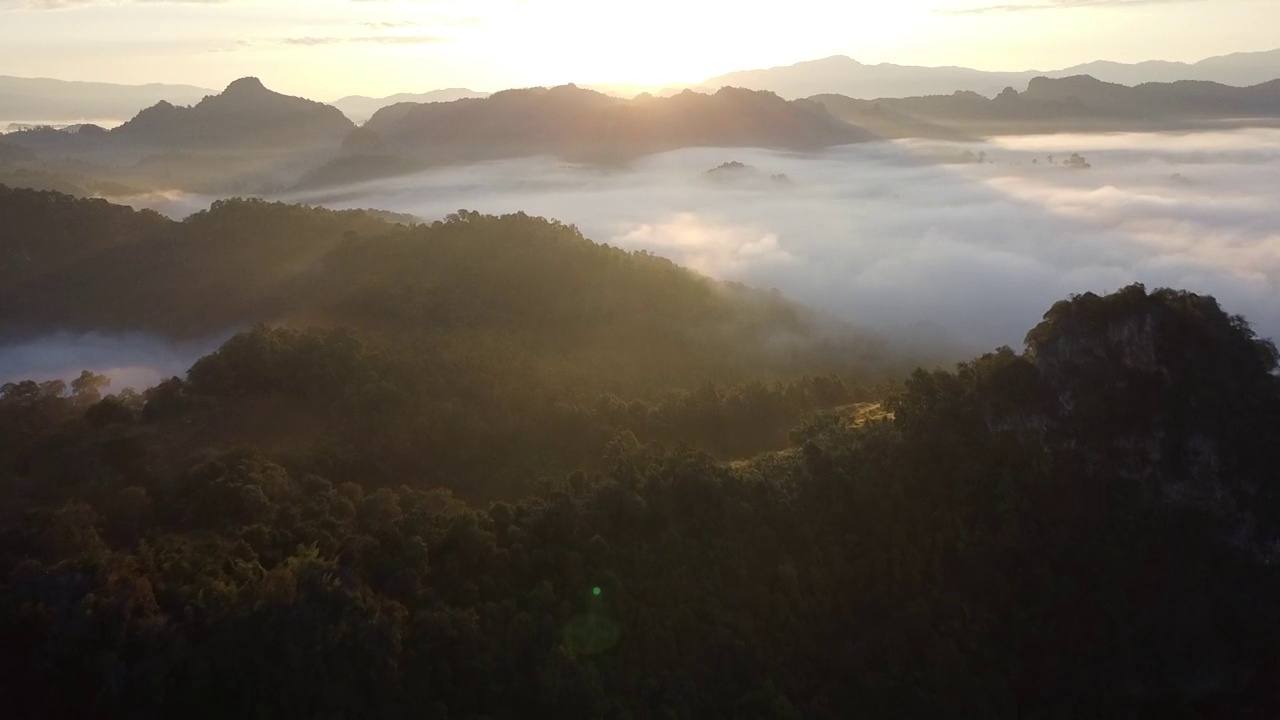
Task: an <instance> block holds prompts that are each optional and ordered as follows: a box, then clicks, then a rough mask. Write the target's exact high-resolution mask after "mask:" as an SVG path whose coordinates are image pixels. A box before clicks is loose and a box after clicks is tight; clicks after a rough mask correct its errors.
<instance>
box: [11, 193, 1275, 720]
mask: <svg viewBox="0 0 1280 720" xmlns="http://www.w3.org/2000/svg"><path fill="white" fill-rule="evenodd" d="M525 222H527V221H525V220H519V219H497V218H481V217H474V216H467V217H463V218H459V219H457V220H454V221H451V222H450V223H446V224H444V225H443V226H438V227H437V229H435V230H434V231H433V232H436V233H463V232H464V231H469V230H473V229H477V228H485V227H491V228H495V229H497V228H501V229H503V230H514V229H516V228H518V227H519V225H520V224H521V223H525ZM546 232H548V233H551V234H553V235H555V234H559V233H561V232H562V230H555V229H553V227H552V226H547V230H546ZM425 240H426V238H423V241H425ZM567 241H568V240H567V237H566V238H565V242H567ZM468 244H470V243H468ZM459 247H461V246H459ZM601 252H603V250H602V251H601ZM605 255H606V256H607V255H608V253H607V252H606V253H605ZM613 257H614V259H613V260H611V262H616V263H619V264H625V263H626V261H625V260H624V259H623V258H624V256H621V255H618V256H613ZM396 284H397V283H393V286H394V285H396ZM663 317H664V319H663V320H662V322H663V323H670V322H673V321H674V316H663ZM507 319H508V321H510V322H512V323H513V324H515V325H521V326H523V325H525V324H527V323H528V322H529V319H528V318H520V317H517V316H512V317H509V318H507ZM531 327H536V325H534V326H531ZM386 340H387V342H384V343H380V344H373V345H371V344H368V343H367V342H366V341H363V340H361V339H360V338H359V337H357V336H356V335H354V334H352V333H350V332H348V331H342V330H333V331H325V330H269V329H265V328H263V329H259V330H255V331H254V332H252V333H249V334H245V335H242V336H239V337H237V338H236V339H234V340H232V341H231V342H229V343H228V344H227V345H226V346H224V347H223V348H222V349H221V350H220V351H219V352H217V353H216V354H214V355H211V356H209V357H208V358H206V359H204V360H202V361H200V363H198V364H197V365H196V367H195V368H193V369H192V371H191V373H190V374H189V376H188V378H187V379H186V380H177V379H175V380H173V381H170V382H168V383H165V384H163V385H161V386H159V387H157V388H154V389H152V390H149V391H147V392H146V393H145V394H144V395H142V396H138V395H130V394H123V395H116V396H111V397H107V398H105V399H103V398H102V397H101V393H102V386H101V382H100V381H99V379H98V378H95V377H94V376H92V375H85V376H82V377H81V378H80V379H78V380H77V381H76V382H75V383H73V384H72V387H71V388H69V389H68V388H66V387H65V386H62V385H61V384H44V385H38V384H35V383H20V384H13V385H7V386H5V387H4V388H3V390H2V391H0V483H2V484H3V486H4V488H3V490H4V491H3V493H0V498H3V501H0V634H2V636H3V638H4V640H5V642H4V643H3V644H0V690H2V691H3V696H4V697H5V702H6V709H7V711H8V713H9V715H10V716H11V717H50V716H84V715H94V716H99V717H136V716H139V715H158V716H161V715H162V716H202V717H203V716H227V715H237V714H246V713H248V714H261V713H266V714H273V715H274V714H279V715H293V716H315V715H317V714H319V715H323V716H335V717H336V716H343V717H355V716H362V717H363V716H377V717H422V716H431V717H463V718H479V717H506V716H515V715H522V716H537V717H542V716H560V717H635V718H639V717H663V716H667V717H691V718H692V717H697V718H742V717H761V718H765V717H767V718H822V719H831V720H835V719H836V718H847V717H860V716H871V717H887V716H893V717H920V718H936V717H965V718H967V717H974V718H977V717H984V718H985V717H1038V718H1040V717H1049V718H1052V717H1063V718H1067V717H1082V716H1099V715H1100V716H1106V717H1116V716H1138V717H1272V716H1274V715H1275V714H1276V713H1277V712H1278V711H1280V702H1278V700H1280V698H1278V697H1277V694H1276V684H1275V682H1274V679H1275V668H1276V667H1277V663H1278V662H1280V651H1278V650H1277V648H1280V620H1277V618H1276V614H1275V612H1274V608H1275V607H1276V603H1277V601H1278V600H1280V586H1277V582H1276V581H1277V577H1276V565H1275V564H1274V563H1273V562H1271V559H1272V556H1273V555H1274V548H1275V547H1276V540H1277V532H1280V525H1277V517H1276V511H1277V508H1278V507H1280V506H1278V505H1277V502H1276V500H1277V498H1276V497H1275V476H1276V475H1275V468H1276V467H1277V466H1278V463H1280V443H1276V442H1275V437H1274V435H1275V428H1276V427H1277V426H1278V425H1277V423H1278V421H1280V387H1278V383H1280V380H1278V379H1277V376H1276V374H1275V371H1276V369H1277V368H1276V351H1275V348H1274V346H1272V345H1271V344H1270V343H1266V342H1262V341H1260V340H1258V339H1257V338H1255V337H1253V335H1252V333H1251V332H1250V331H1249V329H1248V327H1247V326H1246V325H1245V324H1244V323H1243V321H1241V320H1240V319H1239V318H1233V317H1231V316H1229V315H1227V314H1226V313H1224V312H1223V311H1222V310H1221V309H1220V308H1219V307H1218V306H1217V304H1216V303H1215V302H1214V301H1213V300H1212V299H1211V298H1205V297H1199V296H1195V295H1190V294H1186V293H1179V292H1173V291H1158V292H1154V293H1147V292H1146V291H1145V290H1144V289H1143V288H1142V287H1140V286H1135V287H1131V288H1128V289H1126V290H1124V291H1122V292H1120V293H1117V294H1116V295H1113V296H1108V297H1096V296H1093V295H1085V296H1083V297H1079V298H1075V299H1072V300H1070V301H1065V302H1063V303H1060V304H1058V305H1057V306H1055V307H1054V308H1053V309H1051V310H1050V312H1049V313H1048V314H1047V315H1046V318H1045V322H1044V323H1042V324H1041V325H1040V326H1038V327H1037V328H1035V329H1034V330H1033V331H1032V332H1031V333H1030V334H1029V335H1028V343H1027V349H1026V351H1025V352H1024V353H1022V354H1018V353H1015V352H1013V351H1012V350H1009V349H1001V350H999V351H997V352H995V353H993V354H991V355H987V356H984V357H982V358H977V359H975V360H973V361H971V362H969V363H965V364H962V365H960V366H958V367H957V368H956V369H955V370H954V371H951V372H943V371H937V372H931V373H930V372H925V371H919V372H917V373H915V374H914V375H912V376H911V377H910V378H909V379H908V380H907V381H906V382H905V384H904V385H903V386H902V388H901V390H899V391H897V392H895V393H892V394H891V395H889V396H888V397H886V398H885V400H884V405H882V406H879V407H876V406H866V405H861V406H850V405H848V404H847V403H849V402H851V401H852V400H854V399H855V398H854V397H852V396H851V395H850V394H849V391H848V390H847V389H845V388H843V387H842V385H841V384H840V383H838V382H836V381H834V380H829V379H828V380H822V379H819V380H809V381H804V382H800V383H793V384H786V385H778V386H774V387H772V388H770V387H768V386H748V387H745V388H743V389H740V390H733V391H726V390H724V389H723V388H707V389H705V390H700V391H697V392H693V393H685V394H680V395H676V396H672V397H671V398H670V399H668V400H666V401H661V402H657V403H654V402H650V401H642V400H635V401H631V402H627V401H624V400H621V399H619V398H615V397H609V396H604V397H601V398H600V399H599V400H597V401H595V402H593V403H587V404H576V403H561V404H557V405H545V404H544V405H539V404H537V403H529V402H527V401H524V400H520V398H522V397H527V393H525V392H523V391H522V389H521V386H520V384H519V382H517V383H515V384H495V383H494V378H500V377H501V376H500V375H494V372H495V368H500V367H502V366H504V365H507V364H509V363H510V362H511V356H509V355H506V354H505V353H506V349H505V345H504V344H502V343H492V344H490V345H488V346H487V350H486V351H485V353H484V354H483V356H473V357H472V358H470V359H469V361H468V362H453V361H451V358H450V355H451V353H452V352H453V350H452V346H451V344H449V343H445V344H441V343H439V342H436V343H431V344H427V345H422V346H420V347H415V348H409V347H401V346H398V345H397V341H395V340H394V339H393V338H387V339H386ZM406 352H407V353H408V354H410V355H414V356H416V355H419V354H427V355H432V356H433V357H434V358H435V359H433V360H431V361H429V362H428V363H426V364H423V363H419V364H417V365H416V366H408V365H400V364H399V363H400V362H401V358H402V357H403V356H404V355H405V354H406ZM485 356H487V357H488V358H489V360H488V361H487V364H482V363H479V362H477V361H478V360H480V359H481V358H482V357H485ZM486 375H489V376H490V377H489V378H485V376H486ZM476 378H480V381H479V382H476ZM520 382H524V381H523V380H521V381H520ZM535 394H536V393H535ZM498 398H501V399H502V402H505V403H506V404H507V408H506V412H505V413H502V414H495V413H492V412H491V411H489V410H488V409H487V408H489V406H490V404H491V403H493V402H494V401H495V399H498ZM517 410H518V411H519V412H516V411H517ZM886 410H888V411H891V413H892V414H886ZM802 417H803V418H805V419H804V421H803V423H801V424H799V426H798V427H797V428H796V430H795V432H793V433H792V434H791V442H792V443H794V445H795V446H794V447H792V448H790V449H786V450H783V451H781V452H769V453H762V454H759V455H757V456H756V457H754V458H752V459H750V460H743V461H740V462H735V463H731V464H728V465H725V464H720V463H717V462H715V461H714V460H713V458H712V457H711V456H709V455H706V454H703V453H701V452H698V451H695V450H687V449H671V446H672V444H674V443H683V442H694V443H696V444H700V445H703V446H705V447H715V442H716V438H738V439H742V438H746V437H748V436H749V435H750V433H751V432H757V431H760V430H763V429H766V428H769V427H776V426H777V425H778V424H779V421H782V420H789V421H791V422H797V423H798V422H799V421H800V418H802ZM895 417H896V419H894V418H895ZM308 432H312V433H314V434H315V437H316V439H317V440H318V442H316V443H315V444H312V445H300V444H298V443H277V442H276V440H277V439H278V438H279V437H280V436H282V435H287V434H290V433H292V434H294V436H295V437H302V436H304V435H305V433H308ZM237 433H238V434H239V438H240V440H242V441H243V442H244V443H252V444H256V445H257V448H258V449H252V448H248V447H241V448H240V449H229V448H230V447H231V443H230V442H229V439H232V438H235V437H237ZM397 433H403V435H398V434H397ZM766 435H767V433H766ZM760 437H761V438H765V435H761V436H760ZM397 438H400V440H401V442H412V443H413V444H412V445H411V446H405V447H402V450H410V449H411V450H412V453H413V454H416V455H417V456H418V457H420V458H423V459H425V460H428V461H430V462H431V464H432V465H434V466H441V465H442V466H443V467H444V470H445V472H443V473H442V474H441V475H435V474H431V473H425V474H424V473H422V472H420V471H419V472H411V471H409V469H408V468H407V467H402V466H400V465H399V464H398V460H397V456H396V454H395V453H394V452H393V450H394V449H395V448H396V446H397V444H396V440H397ZM769 442H777V440H776V439H771V440H769ZM782 443H783V444H784V445H785V444H786V440H785V439H783V440H782ZM767 444H768V443H766V445H767ZM369 450H373V451H374V452H372V453H371V454H369V455H368V456H367V457H365V458H364V460H363V461H362V462H359V463H355V462H352V461H351V460H352V458H353V457H355V456H356V455H358V454H359V452H360V451H369ZM562 452H570V453H571V454H572V453H576V454H577V461H578V462H579V463H580V464H579V466H578V469H577V470H575V471H569V470H568V469H567V467H569V466H570V465H571V464H572V463H571V464H570V465H565V464H564V463H565V461H566V456H562V455H558V453H562ZM588 455H589V457H588ZM344 458H345V460H344ZM465 458H471V462H472V463H473V467H474V463H475V459H476V458H482V459H485V460H493V459H497V458H502V459H504V460H507V461H508V462H511V463H515V464H517V465H520V466H522V467H524V468H525V469H526V470H525V472H528V473H529V475H527V476H526V477H529V478H533V477H536V476H537V475H536V474H535V473H536V470H534V469H533V468H536V467H538V466H541V467H543V468H555V467H559V468H565V469H562V470H549V471H546V472H544V473H542V474H541V481H540V482H538V483H532V484H523V485H521V484H513V485H508V486H506V487H505V488H502V489H500V490H499V489H498V488H491V490H499V496H503V495H505V497H504V499H503V500H502V501H497V502H493V503H491V504H488V505H484V506H480V505H469V504H467V503H466V502H463V501H461V500H459V499H458V498H457V497H456V496H455V495H453V494H452V493H450V492H447V491H445V490H441V489H439V485H440V483H441V481H447V479H449V478H451V479H453V480H454V481H455V482H459V481H467V482H483V480H484V479H485V478H489V477H492V474H491V472H490V471H482V472H479V473H477V474H474V475H469V474H466V473H463V472H461V471H460V470H459V468H460V467H462V466H460V465H457V464H456V463H457V462H458V461H459V460H460V459H465ZM420 469H421V468H420ZM531 485H532V486H533V487H535V488H540V489H536V490H530V487H531ZM459 489H460V490H463V491H468V492H472V491H473V490H474V489H473V488H467V487H460V488H459ZM88 658H92V659H93V661H92V662H88V661H87V660H86V659H88Z"/></svg>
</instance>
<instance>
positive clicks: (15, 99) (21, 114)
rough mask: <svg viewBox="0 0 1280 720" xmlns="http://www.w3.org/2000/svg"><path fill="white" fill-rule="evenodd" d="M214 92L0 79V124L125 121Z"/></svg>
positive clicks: (156, 85)
mask: <svg viewBox="0 0 1280 720" xmlns="http://www.w3.org/2000/svg"><path fill="white" fill-rule="evenodd" d="M213 92H214V91H213V90H209V89H207V88H202V87H195V86H193V85H165V84H161V83H150V84H147V85H120V84H116V83H99V82H81V81H72V80H54V79H51V78H21V77H10V76H7V75H0V120H3V121H6V123H7V122H12V121H17V120H21V121H28V122H30V121H41V122H51V123H75V122H80V121H83V120H95V119H108V118H118V119H124V118H128V117H133V115H135V114H136V113H137V112H138V111H139V110H141V109H142V108H145V107H150V106H151V105H155V104H156V103H158V102H161V101H166V102H170V103H174V104H177V105H189V104H192V103H196V102H199V101H200V99H201V98H203V97H204V96H206V95H210V94H212V93H213Z"/></svg>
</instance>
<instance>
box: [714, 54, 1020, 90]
mask: <svg viewBox="0 0 1280 720" xmlns="http://www.w3.org/2000/svg"><path fill="white" fill-rule="evenodd" d="M1033 76H1034V74H1032V73H1018V72H1001V73H991V72H984V71H982V70H971V69H969V68H962V67H916V66H911V65H894V64H891V63H882V64H879V65H864V64H862V63H860V62H858V61H857V60H854V59H853V58H849V57H845V56H843V55H837V56H834V57H829V58H824V59H822V60H810V61H807V62H801V63H796V64H795V65H787V66H783V67H775V68H769V69H765V70H744V71H740V72H733V73H729V74H727V75H721V76H719V77H714V78H711V79H710V80H707V81H705V82H703V83H701V85H700V87H703V88H708V89H715V88H719V87H742V88H748V89H752V90H769V91H772V92H776V93H778V94H779V95H781V96H782V97H785V98H803V97H809V96H811V95H821V94H838V95H846V96H849V97H853V98H877V97H909V96H912V95H936V94H939V93H950V92H954V91H956V90H968V91H972V92H978V93H982V94H984V95H994V94H995V93H997V92H1000V90H1001V89H1003V88H1005V87H1008V86H1009V85H1022V84H1024V83H1026V81H1027V80H1029V79H1030V78H1031V77H1033Z"/></svg>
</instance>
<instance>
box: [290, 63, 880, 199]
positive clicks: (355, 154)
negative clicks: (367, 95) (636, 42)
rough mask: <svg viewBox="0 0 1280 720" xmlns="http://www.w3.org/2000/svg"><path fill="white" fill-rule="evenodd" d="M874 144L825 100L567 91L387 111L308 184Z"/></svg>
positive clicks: (734, 93)
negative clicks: (529, 163) (507, 165)
mask: <svg viewBox="0 0 1280 720" xmlns="http://www.w3.org/2000/svg"><path fill="white" fill-rule="evenodd" d="M868 139H870V136H869V135H868V134H867V133H865V132H862V131H860V130H858V129H857V128H854V127H851V126H849V125H848V124H846V123H842V122H840V121H839V120H836V119H835V118H834V117H832V116H831V115H829V114H828V113H827V111H826V110H825V109H824V108H823V107H822V106H821V105H819V104H817V103H812V102H808V101H793V102H787V101H785V100H782V99H781V98H779V97H778V96H776V95H774V94H772V93H762V92H752V91H748V90H737V89H733V88H725V89H722V90H721V91H719V92H717V93H715V94H714V95H703V94H699V93H694V92H687V91H686V92H684V93H681V94H679V95H675V96H672V97H666V98H656V97H651V96H647V95H641V96H640V97H637V98H635V99H633V100H623V99H621V98H616V97H613V96H610V95H605V94H603V93H598V92H595V91H592V90H585V89H582V88H578V87H576V86H573V85H564V86H560V87H554V88H550V89H548V88H532V89H527V90H507V91H504V92H500V93H495V94H494V95H491V96H489V97H488V98H483V99H469V100H459V101H457V102H451V103H431V104H412V103H402V104H399V105H393V106H391V107H388V108H384V109H382V110H379V111H378V113H377V114H375V115H374V116H373V118H371V119H370V120H369V122H367V123H365V125H364V126H362V127H361V128H360V129H359V130H358V131H356V132H355V133H353V134H352V136H351V137H350V138H349V139H348V141H347V142H346V143H345V144H344V147H343V156H342V157H341V158H339V159H338V160H337V161H335V162H334V163H333V164H331V165H330V166H328V167H326V168H323V169H321V170H320V171H318V172H317V173H316V174H315V175H313V176H312V177H311V178H310V179H309V181H308V182H311V183H316V184H322V183H340V182H345V181H348V180H352V179H362V178H364V177H371V176H379V175H386V174H394V173H396V172H404V171H408V170H411V169H418V168H421V167H425V166H427V165H430V164H438V163H462V162H473V161H477V160H487V159H494V158H510V157H522V156H526V155H543V154H549V155H557V156H561V157H564V158H568V159H573V160H584V161H590V162H613V161H624V160H629V159H632V158H635V157H639V156H642V155H646V154H649V153H655V152H662V151H665V150H675V149H678V148H685V147H703V146H706V147H762V148H785V149H805V150H814V149H819V148H824V147H829V146H831V145H840V144H846V143H852V142H859V141H863V140H868Z"/></svg>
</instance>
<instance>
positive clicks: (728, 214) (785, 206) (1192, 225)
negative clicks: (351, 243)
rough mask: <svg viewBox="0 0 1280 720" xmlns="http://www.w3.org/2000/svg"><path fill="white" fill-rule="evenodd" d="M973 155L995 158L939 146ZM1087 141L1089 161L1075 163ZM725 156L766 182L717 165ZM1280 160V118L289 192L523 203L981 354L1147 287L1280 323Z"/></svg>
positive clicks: (902, 334)
mask: <svg viewBox="0 0 1280 720" xmlns="http://www.w3.org/2000/svg"><path fill="white" fill-rule="evenodd" d="M966 149H968V150H972V151H973V152H974V153H975V154H976V153H977V152H978V151H979V150H985V151H986V152H987V155H988V157H990V158H991V159H992V160H994V161H995V162H994V164H985V165H978V164H965V165H945V164H938V163H936V162H933V161H930V160H929V158H938V157H957V156H959V155H960V154H961V153H963V151H964V150H966ZM1072 152H1080V153H1082V154H1083V155H1085V157H1087V158H1088V160H1089V162H1091V163H1092V165H1093V169H1092V170H1079V171H1078V170H1070V169H1067V168H1065V167H1063V166H1062V165H1061V162H1060V159H1061V158H1062V157H1064V156H1066V155H1069V154H1070V153H1072ZM1049 154H1054V155H1056V156H1057V159H1058V160H1059V161H1058V162H1055V163H1054V164H1053V165H1049V164H1048V163H1047V156H1048V155H1049ZM728 160H738V161H741V162H744V163H747V164H748V165H752V166H755V167H756V168H758V169H759V171H758V176H757V177H756V178H746V179H744V180H742V181H741V182H712V181H709V180H708V179H707V178H706V177H705V175H704V173H705V171H706V170H708V169H710V168H713V167H715V166H717V165H720V164H721V163H723V162H725V161H728ZM1032 160H1038V162H1037V163H1036V164H1032ZM1277 165H1280V130H1256V131H1235V132H1211V133H1199V134H1191V135H1174V134H1114V135H1058V136H1029V137H1011V138H996V139H994V140H991V141H988V142H986V143H982V144H972V145H964V144H953V143H944V142H934V141H908V142H895V143H868V144H863V145H855V146H848V147H843V148H835V149H832V150H829V151H827V152H822V153H814V154H794V153H780V152H769V151H763V150H742V149H725V148H720V149H714V148H703V149H690V150H682V151H678V152H672V153H666V154H663V155H658V156H654V157H650V158H646V159H643V160H640V161H638V162H636V163H634V164H633V165H632V166H631V167H629V168H626V169H610V170H604V169H599V168H589V167H581V166H575V165H572V164H568V163H564V162H561V161H557V160H555V159H551V158H532V159H523V160H511V161H503V162H492V163H482V164H476V165H471V166H466V167H453V168H441V169H437V170H432V171H429V172H424V173H420V174H417V175H413V176H408V177H404V178H396V179H388V180H380V181H375V182H370V183H364V184H361V185H357V186H353V187H348V188H341V189H338V190H335V191H331V192H327V193H307V194H299V195H293V196H289V197H286V198H284V199H286V200H291V201H305V202H314V203H321V204H327V205H330V206H334V207H381V208H386V209H389V210H394V211H399V212H408V213H413V214H416V215H418V216H420V217H423V218H427V219H431V218H438V217H442V216H444V215H445V214H447V213H449V212H451V211H454V210H457V209H458V208H468V209H475V210H479V211H483V212H514V211H518V210H523V211H527V212H529V213H531V214H538V215H544V216H547V217H554V218H558V219H560V220H563V221H565V222H571V223H574V224H576V225H577V226H578V227H580V228H581V229H582V230H583V232H584V233H585V234H586V235H587V236H588V237H591V238H593V239H595V240H597V241H599V242H606V243H610V244H613V245H617V246H620V247H624V248H628V249H634V250H648V251H651V252H654V253H657V254H660V255H663V256H666V257H669V258H671V259H673V260H675V261H677V262H679V263H681V264H685V265H688V266H690V267H693V268H695V269H697V270H699V271H701V272H704V273H706V274H709V275H712V276H714V277H718V278H722V279H727V280H736V281H742V282H746V283H748V284H751V285H754V286H757V287H763V288H777V289H779V290H780V291H782V292H783V293H784V294H785V295H787V296H789V297H791V298H793V299H796V300H799V301H801V302H805V303H807V304H809V305H811V306H814V307H816V308H819V309H821V310H824V311H826V312H827V313H830V314H831V315H834V316H838V317H839V318H841V319H843V320H845V321H848V322H851V323H854V324H856V325H859V326H863V327H867V328H871V329H874V330H876V331H878V332H880V333H882V334H883V335H885V336H887V337H889V338H890V339H893V340H896V341H898V342H900V343H903V344H906V345H911V346H913V347H917V348H919V347H927V346H933V347H938V346H950V347H959V348H960V349H961V350H963V351H964V352H966V353H970V352H974V351H981V350H984V349H989V348H991V347H994V346H997V345H1001V344H1010V345H1014V346H1019V345H1020V344H1021V340H1022V337H1023V335H1024V334H1025V333H1026V331H1027V330H1029V329H1030V328H1031V327H1032V326H1034V325H1035V324H1036V323H1037V322H1039V320H1040V318H1041V316H1042V314H1043V313H1044V312H1045V311H1046V310H1047V309H1048V308H1049V307H1050V306H1051V305H1052V304H1053V303H1054V302H1055V301H1057V300H1059V299H1062V298H1064V297H1067V296H1068V295H1070V294H1072V293H1080V292H1085V291H1095V292H1106V291H1111V290H1115V289H1117V288H1119V287H1122V286H1124V285H1126V284H1128V283H1130V282H1134V281H1142V282H1145V283H1147V284H1148V285H1149V286H1152V287H1155V286H1171V287H1178V288H1185V289H1189V290H1193V291H1196V292H1203V293H1209V294H1213V295H1215V296H1217V297H1218V298H1219V299H1220V300H1221V301H1222V302H1223V304H1224V306H1225V307H1226V308H1227V309H1228V310H1230V311H1232V312H1240V313H1243V314H1244V315H1245V316H1246V317H1248V318H1249V319H1250V320H1251V321H1253V322H1254V323H1255V325H1256V326H1257V327H1258V329H1259V330H1260V332H1262V333H1263V334H1265V335H1268V336H1270V337H1280V205H1277V204H1276V203H1275V202H1274V200H1273V199H1274V198H1275V197H1276V196H1278V195H1280V173H1277V172H1276V171H1275V168H1276V167H1277ZM773 173H785V174H786V175H788V176H789V177H790V179H791V182H790V183H786V184H781V183H774V182H770V181H769V180H768V175H770V174H773Z"/></svg>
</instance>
